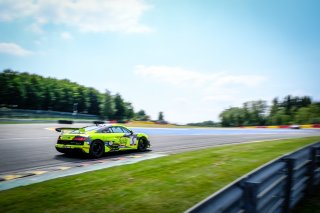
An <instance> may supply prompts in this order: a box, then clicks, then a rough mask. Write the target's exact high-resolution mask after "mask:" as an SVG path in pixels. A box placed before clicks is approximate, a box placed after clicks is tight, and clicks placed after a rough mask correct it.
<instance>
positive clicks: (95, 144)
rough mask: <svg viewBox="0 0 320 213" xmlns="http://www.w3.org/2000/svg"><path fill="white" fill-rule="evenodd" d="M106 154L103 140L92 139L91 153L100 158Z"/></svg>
mask: <svg viewBox="0 0 320 213" xmlns="http://www.w3.org/2000/svg"><path fill="white" fill-rule="evenodd" d="M103 154H104V144H103V143H102V142H101V141H92V143H91V145H90V155H91V157H93V158H100V157H102V156H103Z"/></svg>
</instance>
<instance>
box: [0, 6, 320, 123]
mask: <svg viewBox="0 0 320 213" xmlns="http://www.w3.org/2000/svg"><path fill="white" fill-rule="evenodd" d="M319 9H320V1H317V0H304V1H302V0H301V1H298V0H261V1H256V0H241V1H240V0H229V1H222V0H221V1H215V0H199V1H195V0H193V1H191V0H176V1H173V0H170V1H169V0H157V1H156V0H100V1H98V0H69V1H68V0H64V1H59V0H37V1H33V0H24V1H20V0H0V69H1V70H3V69H6V68H10V69H13V70H17V71H27V72H30V73H36V74H40V75H43V76H46V77H48V76H50V77H56V78H58V79H63V78H67V79H70V80H72V81H75V82H77V83H80V84H82V85H86V86H92V87H95V88H96V89H98V90H100V91H104V90H105V89H108V90H110V91H111V92H112V93H113V94H115V93H117V92H119V93H120V94H121V95H122V96H123V97H124V99H125V100H127V101H130V102H132V103H133V106H134V107H135V110H136V111H137V110H140V109H144V110H146V112H147V113H148V114H150V115H151V117H152V118H153V119H156V118H157V115H158V112H159V111H163V112H164V115H165V119H167V120H168V121H170V122H178V123H187V122H196V121H204V120H216V121H217V120H218V115H219V113H220V112H221V111H222V110H223V109H225V108H228V107H230V106H240V105H241V104H242V103H243V102H245V101H250V100H261V99H262V100H267V101H271V100H272V98H274V97H281V98H282V97H284V96H285V95H287V94H292V95H299V96H301V95H309V96H311V97H312V98H313V99H314V100H317V101H320V95H319V92H318V91H319V89H320V87H319V83H320V82H319V79H320V70H319V67H320V21H319V20H320V13H319Z"/></svg>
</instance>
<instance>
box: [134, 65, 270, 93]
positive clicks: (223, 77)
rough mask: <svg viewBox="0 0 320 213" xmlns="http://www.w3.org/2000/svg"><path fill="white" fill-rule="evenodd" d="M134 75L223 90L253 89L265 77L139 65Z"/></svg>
mask: <svg viewBox="0 0 320 213" xmlns="http://www.w3.org/2000/svg"><path fill="white" fill-rule="evenodd" d="M134 73H135V74H137V75H139V76H142V77H145V78H150V79H153V80H157V81H162V82H166V83H169V84H172V85H175V86H187V87H206V88H212V87H213V88H219V87H220V88H223V87H225V86H229V85H231V86H234V85H240V86H245V87H254V86H257V85H259V84H261V83H262V82H263V81H264V80H265V77H263V76H259V75H231V74H228V73H224V72H219V73H214V74H208V73H202V72H196V71H190V70H185V69H182V68H180V67H168V66H143V65H139V66H136V67H135V70H134Z"/></svg>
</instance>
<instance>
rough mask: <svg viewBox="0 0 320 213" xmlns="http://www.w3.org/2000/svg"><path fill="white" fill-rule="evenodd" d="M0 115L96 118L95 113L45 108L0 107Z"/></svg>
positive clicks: (10, 116) (7, 116) (9, 116)
mask: <svg viewBox="0 0 320 213" xmlns="http://www.w3.org/2000/svg"><path fill="white" fill-rule="evenodd" d="M0 117H5V118H70V119H75V118H76V119H92V120H98V119H99V117H98V116H96V115H90V114H82V113H77V114H74V113H71V112H58V111H45V110H26V109H7V108H0Z"/></svg>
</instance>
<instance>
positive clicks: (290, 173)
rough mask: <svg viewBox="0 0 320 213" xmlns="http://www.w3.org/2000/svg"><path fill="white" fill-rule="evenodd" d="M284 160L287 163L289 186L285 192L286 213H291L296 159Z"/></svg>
mask: <svg viewBox="0 0 320 213" xmlns="http://www.w3.org/2000/svg"><path fill="white" fill-rule="evenodd" d="M284 160H285V162H286V163H287V186H286V192H285V202H284V212H285V213H289V212H290V206H291V190H292V183H293V169H294V159H291V158H285V159H284Z"/></svg>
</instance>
